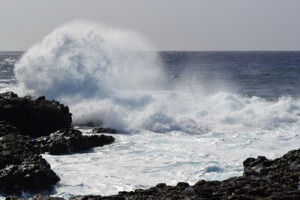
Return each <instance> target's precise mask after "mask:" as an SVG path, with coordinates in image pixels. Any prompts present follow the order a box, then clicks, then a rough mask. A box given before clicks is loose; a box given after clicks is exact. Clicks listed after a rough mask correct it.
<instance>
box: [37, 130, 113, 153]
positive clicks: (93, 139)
mask: <svg viewBox="0 0 300 200" xmlns="http://www.w3.org/2000/svg"><path fill="white" fill-rule="evenodd" d="M114 141H115V139H114V138H113V137H112V136H106V135H103V134H102V135H100V136H99V135H91V136H87V135H82V133H81V132H80V131H79V130H76V129H73V128H68V129H61V130H59V131H56V132H54V133H51V134H50V135H49V136H42V137H39V138H37V139H36V143H37V146H38V148H39V150H40V153H46V152H49V154H51V155H60V154H69V153H76V152H81V151H87V150H90V149H91V148H94V147H99V146H103V145H107V144H111V143H113V142H114Z"/></svg>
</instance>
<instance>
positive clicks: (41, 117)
mask: <svg viewBox="0 0 300 200" xmlns="http://www.w3.org/2000/svg"><path fill="white" fill-rule="evenodd" d="M71 123H72V118H71V113H70V112H69V108H68V107H67V106H64V105H62V104H60V103H59V102H57V101H49V100H46V98H45V97H44V96H41V97H39V98H37V99H36V100H33V99H32V98H31V97H29V96H25V97H18V96H17V95H16V94H15V93H13V92H5V93H0V194H1V195H21V194H22V192H29V193H33V194H36V193H39V192H41V191H48V192H51V190H52V189H53V186H54V185H55V184H56V183H57V182H59V181H60V178H59V177H58V176H57V175H56V173H55V172H54V171H52V170H51V167H50V164H49V163H48V162H47V161H46V160H45V159H43V158H42V156H41V155H40V154H41V153H45V152H49V153H50V154H55V155H57V154H66V153H74V152H79V151H86V150H89V149H91V148H93V147H98V146H103V145H106V144H110V143H112V142H114V140H115V139H114V138H113V137H112V136H105V135H100V136H99V135H91V136H85V135H82V133H81V132H80V131H79V130H75V129H73V128H72V127H71V125H72V124H71ZM55 131H56V132H55ZM40 136H41V137H40ZM33 137H38V138H37V139H34V138H33ZM11 198H17V199H18V198H19V197H11ZM37 198H45V197H44V196H43V195H41V196H38V197H37ZM49 198H52V197H49ZM20 199H22V198H20Z"/></svg>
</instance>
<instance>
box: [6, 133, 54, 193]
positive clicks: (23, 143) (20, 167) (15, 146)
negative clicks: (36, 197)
mask: <svg viewBox="0 0 300 200" xmlns="http://www.w3.org/2000/svg"><path fill="white" fill-rule="evenodd" d="M59 180H60V179H59V177H58V176H57V175H56V174H55V173H54V172H53V171H52V170H51V168H50V165H49V164H48V163H47V161H46V160H45V159H43V158H42V157H41V156H40V155H39V152H38V149H37V148H36V147H35V143H34V141H31V140H30V139H29V137H28V136H23V135H17V134H13V133H9V134H6V135H4V136H2V137H0V193H1V194H2V195H12V194H13V195H20V194H21V192H22V191H28V192H38V191H40V190H51V187H52V186H53V185H54V184H56V183H57V182H58V181H59Z"/></svg>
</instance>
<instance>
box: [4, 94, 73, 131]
mask: <svg viewBox="0 0 300 200" xmlns="http://www.w3.org/2000/svg"><path fill="white" fill-rule="evenodd" d="M0 120H5V121H8V122H10V123H11V124H12V125H13V126H15V127H17V128H18V129H19V131H20V132H21V133H22V134H24V135H30V136H32V137H39V136H42V135H49V134H50V133H52V132H54V131H57V130H59V129H62V128H68V127H70V126H71V123H72V118H71V114H70V112H69V108H68V107H67V106H64V105H62V104H60V103H59V102H57V101H49V100H46V99H45V97H39V98H37V99H36V100H33V99H32V98H31V97H29V96H25V97H18V96H17V95H16V94H14V93H12V92H6V93H1V94H0Z"/></svg>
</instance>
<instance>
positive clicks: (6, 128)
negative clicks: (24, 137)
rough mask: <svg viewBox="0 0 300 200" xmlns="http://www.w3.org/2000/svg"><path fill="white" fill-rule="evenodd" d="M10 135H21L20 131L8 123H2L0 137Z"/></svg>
mask: <svg viewBox="0 0 300 200" xmlns="http://www.w3.org/2000/svg"><path fill="white" fill-rule="evenodd" d="M9 133H15V134H20V131H19V130H18V129H17V128H16V127H15V126H13V125H12V124H11V123H9V122H8V121H0V136H3V135H6V134H9Z"/></svg>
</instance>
